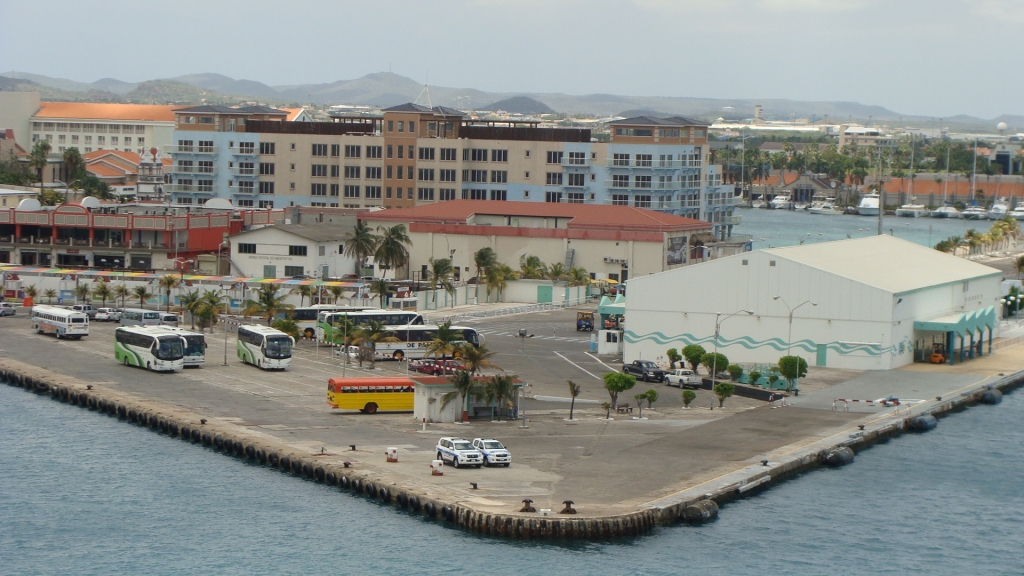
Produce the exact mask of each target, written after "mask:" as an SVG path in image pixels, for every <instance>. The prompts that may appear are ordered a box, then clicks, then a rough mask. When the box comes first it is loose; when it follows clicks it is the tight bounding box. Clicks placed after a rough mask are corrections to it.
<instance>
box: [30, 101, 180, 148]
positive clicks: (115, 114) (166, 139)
mask: <svg viewBox="0 0 1024 576" xmlns="http://www.w3.org/2000/svg"><path fill="white" fill-rule="evenodd" d="M178 108H182V106H163V105H155V104H110V103H102V104H98V103H92V102H40V103H39V109H38V110H36V111H35V112H34V113H33V114H32V116H31V117H30V118H29V119H28V122H29V125H30V127H31V143H35V142H36V141H38V140H47V141H49V142H50V146H51V147H52V150H53V152H54V153H55V154H61V153H63V152H64V150H66V149H68V148H71V147H74V148H78V150H79V151H81V152H82V153H83V154H88V153H90V152H95V151H98V150H117V151H120V152H134V153H136V154H142V153H143V152H145V151H146V150H149V149H150V148H154V147H155V148H163V147H165V146H169V145H170V144H171V139H172V134H173V132H174V111H175V110H176V109H178ZM30 146H31V144H30Z"/></svg>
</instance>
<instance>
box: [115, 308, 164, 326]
mask: <svg viewBox="0 0 1024 576" xmlns="http://www.w3.org/2000/svg"><path fill="white" fill-rule="evenodd" d="M160 316H161V314H160V312H159V311H157V310H143V309H142V308H125V309H124V312H122V313H121V326H159V325H160Z"/></svg>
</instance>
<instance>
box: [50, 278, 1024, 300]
mask: <svg viewBox="0 0 1024 576" xmlns="http://www.w3.org/2000/svg"><path fill="white" fill-rule="evenodd" d="M1018 276H1019V275H1018ZM43 296H46V303H47V304H53V299H54V298H56V297H57V291H56V290H54V289H53V288H47V289H46V290H44V291H43Z"/></svg>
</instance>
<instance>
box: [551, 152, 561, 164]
mask: <svg viewBox="0 0 1024 576" xmlns="http://www.w3.org/2000/svg"><path fill="white" fill-rule="evenodd" d="M561 163H562V153H561V152H553V151H550V150H549V151H548V164H561Z"/></svg>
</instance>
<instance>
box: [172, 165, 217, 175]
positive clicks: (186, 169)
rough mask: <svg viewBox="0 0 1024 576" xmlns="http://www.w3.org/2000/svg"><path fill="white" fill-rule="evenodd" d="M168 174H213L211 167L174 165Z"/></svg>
mask: <svg viewBox="0 0 1024 576" xmlns="http://www.w3.org/2000/svg"><path fill="white" fill-rule="evenodd" d="M167 172H168V173H169V174H214V173H215V172H214V169H213V167H212V166H180V165H178V164H175V165H174V166H172V167H171V169H170V170H168V171H167Z"/></svg>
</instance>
